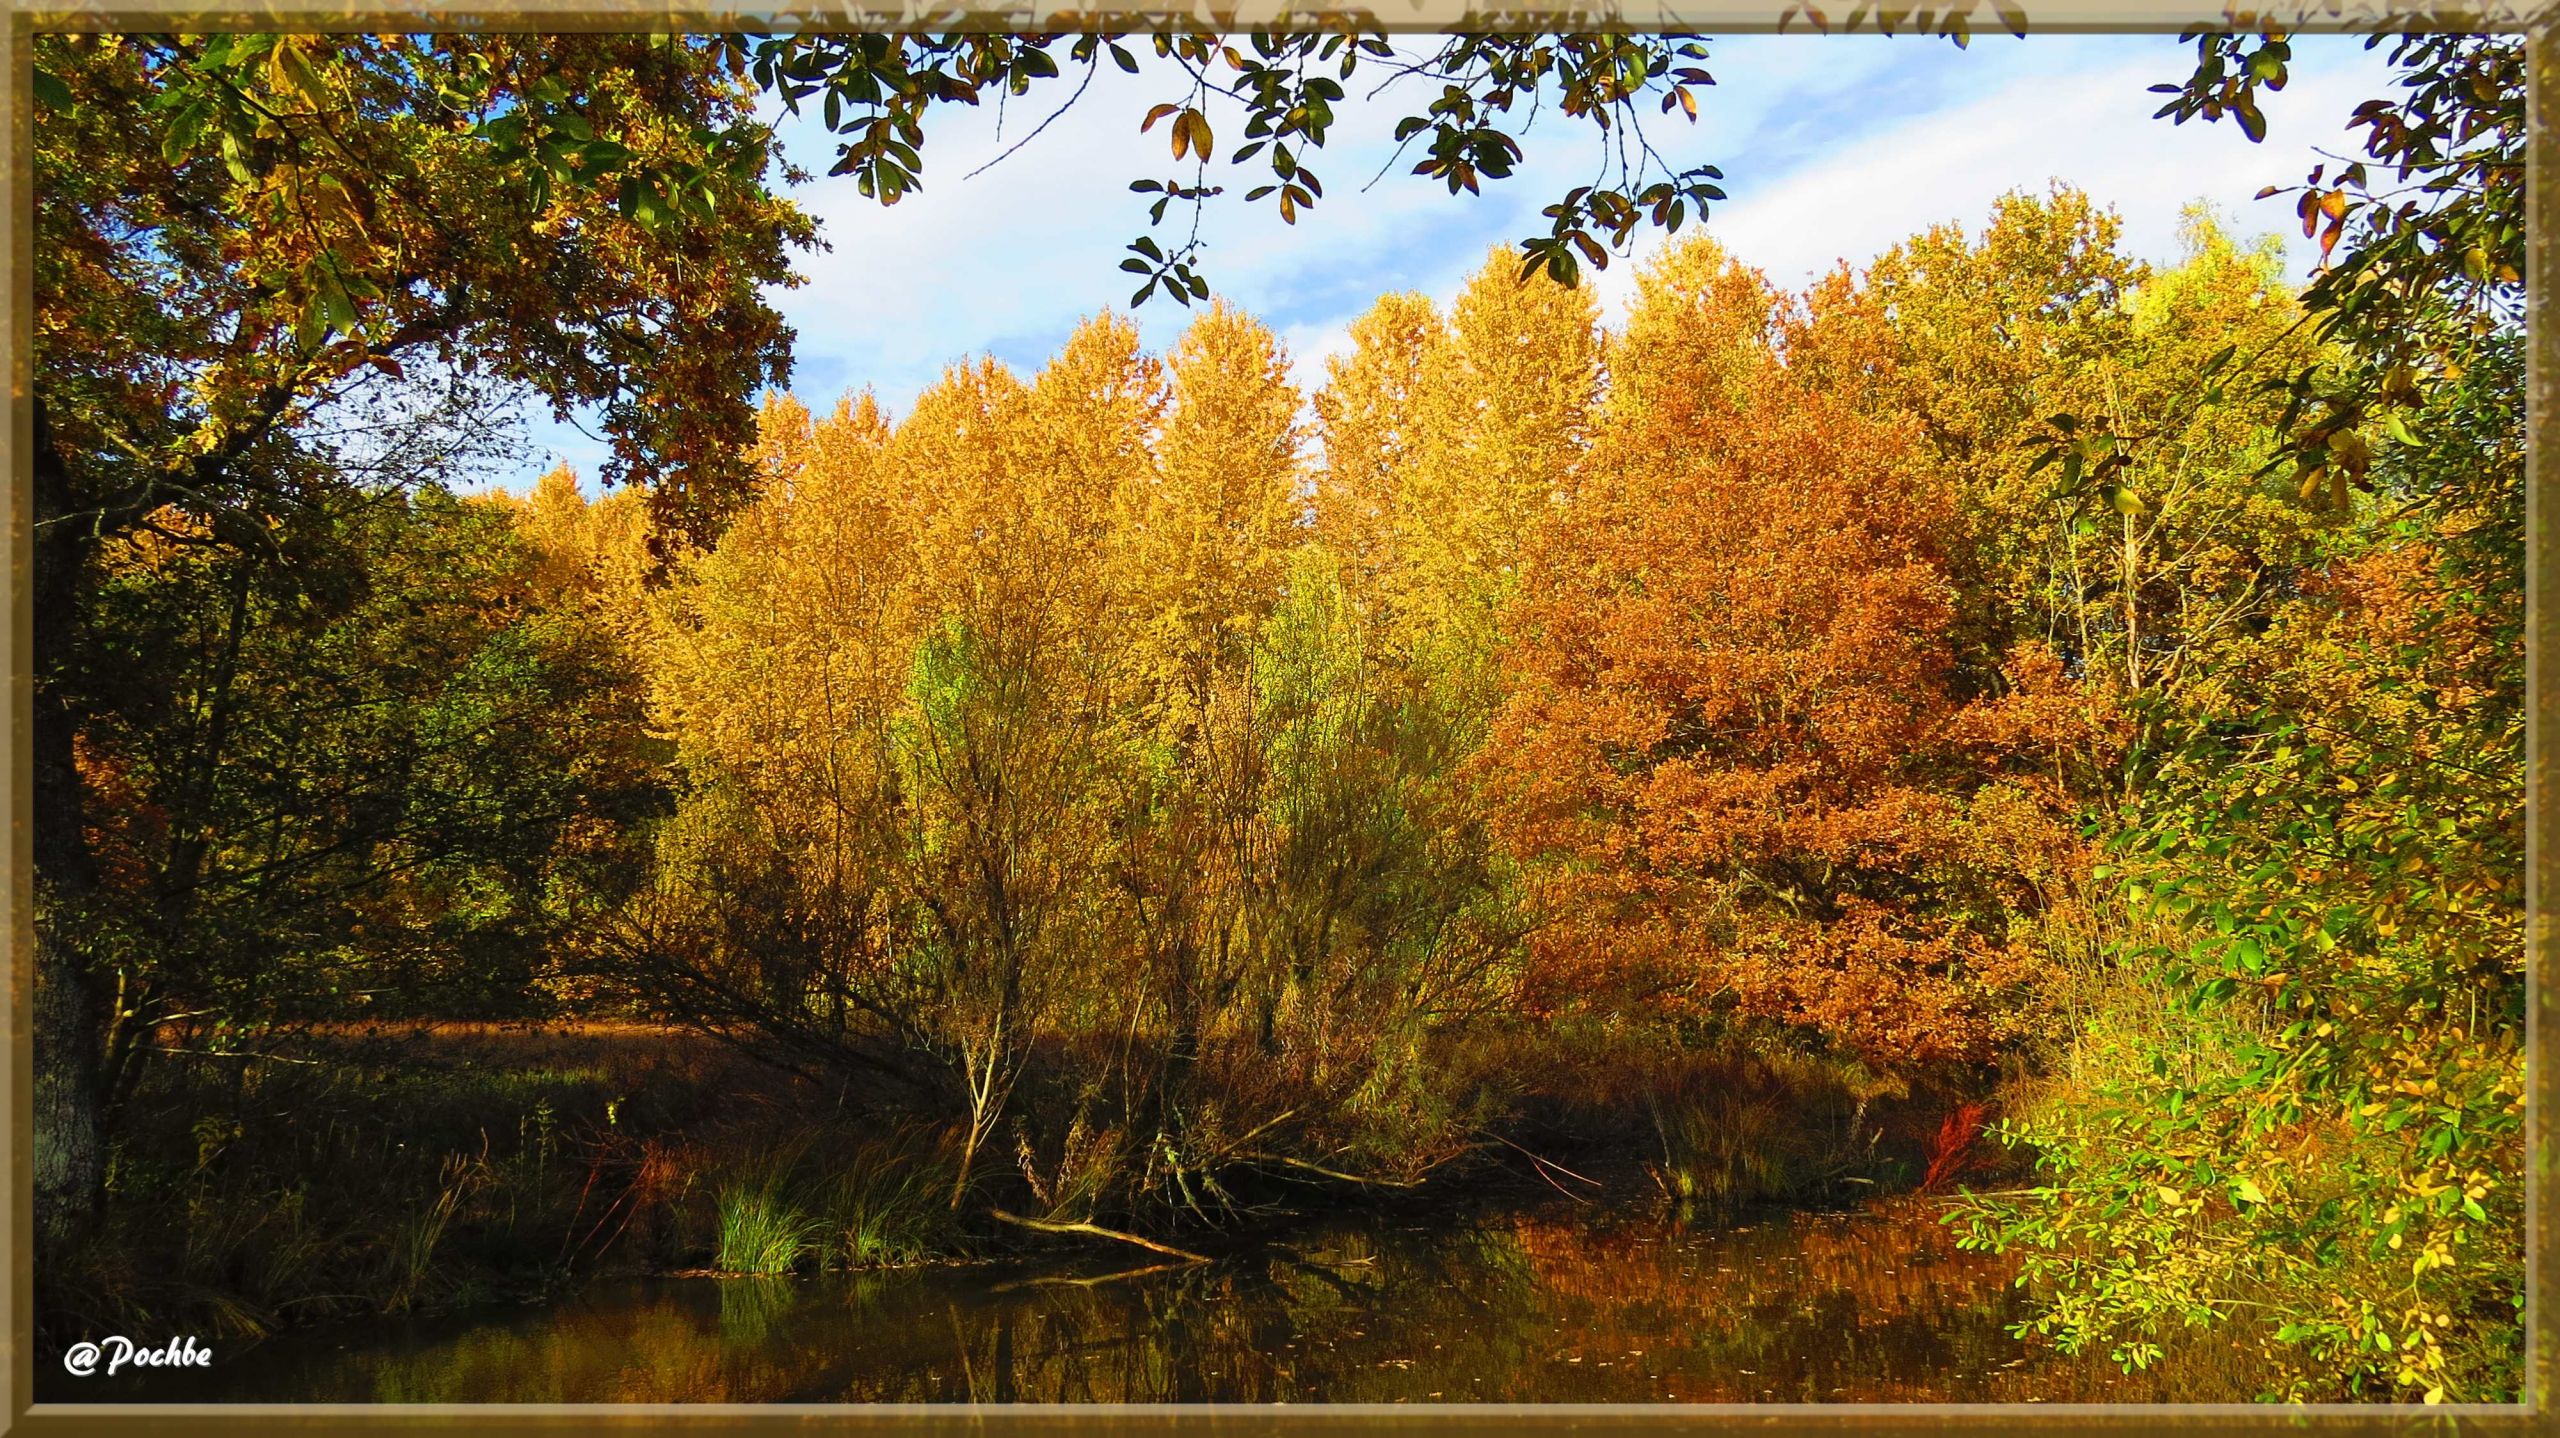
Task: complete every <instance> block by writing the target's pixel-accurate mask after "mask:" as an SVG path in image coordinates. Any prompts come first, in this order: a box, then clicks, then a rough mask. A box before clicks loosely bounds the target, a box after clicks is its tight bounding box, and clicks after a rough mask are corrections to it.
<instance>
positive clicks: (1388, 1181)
mask: <svg viewBox="0 0 2560 1438" xmlns="http://www.w3.org/2000/svg"><path fill="white" fill-rule="evenodd" d="M1242 1157H1243V1158H1244V1159H1245V1160H1246V1161H1247V1162H1249V1163H1276V1164H1279V1165H1281V1166H1283V1167H1285V1168H1303V1169H1305V1170H1306V1171H1307V1172H1309V1173H1313V1174H1321V1175H1323V1176H1324V1177H1326V1178H1330V1179H1334V1180H1337V1181H1339V1182H1342V1183H1365V1184H1375V1185H1376V1186H1378V1187H1380V1188H1419V1187H1421V1186H1422V1180H1420V1179H1418V1178H1363V1177H1361V1176H1360V1175H1358V1174H1356V1173H1344V1172H1342V1171H1341V1170H1339V1169H1331V1168H1326V1167H1324V1166H1323V1165H1321V1164H1313V1163H1309V1162H1307V1161H1306V1160H1305V1159H1303V1158H1281V1157H1278V1156H1277V1155H1273V1154H1260V1153H1248V1154H1244V1155H1242Z"/></svg>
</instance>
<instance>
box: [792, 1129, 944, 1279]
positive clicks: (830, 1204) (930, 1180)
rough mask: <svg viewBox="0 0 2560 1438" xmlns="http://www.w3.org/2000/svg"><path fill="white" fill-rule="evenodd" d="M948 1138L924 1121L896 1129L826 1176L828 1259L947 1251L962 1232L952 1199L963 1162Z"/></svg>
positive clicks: (885, 1258)
mask: <svg viewBox="0 0 2560 1438" xmlns="http://www.w3.org/2000/svg"><path fill="white" fill-rule="evenodd" d="M949 1139H950V1135H949V1134H948V1132H943V1131H936V1130H934V1129H931V1128H928V1127H924V1126H921V1125H911V1126H906V1127H901V1128H897V1129H893V1130H891V1131H890V1132H889V1133H888V1134H887V1135H886V1136H884V1137H882V1138H881V1139H878V1140H876V1141H873V1142H870V1143H866V1144H863V1145H862V1146H861V1147H859V1148H857V1149H855V1150H854V1153H853V1157H852V1159H851V1160H850V1161H849V1162H847V1163H846V1164H845V1165H844V1166H843V1167H842V1168H840V1169H838V1170H836V1171H835V1172H834V1173H833V1174H831V1175H826V1176H822V1177H821V1178H820V1180H819V1182H818V1192H819V1204H818V1207H819V1212H820V1213H821V1214H822V1215H823V1217H822V1221H821V1228H822V1229H823V1232H824V1236H825V1239H824V1241H825V1242H826V1243H827V1245H828V1247H829V1248H830V1250H831V1251H830V1252H828V1253H827V1254H825V1255H823V1259H824V1261H827V1262H830V1263H837V1264H841V1265H842V1266H844V1267H846V1268H878V1267H885V1266H888V1265H892V1264H901V1263H916V1262H921V1261H923V1260H925V1259H928V1258H932V1257H934V1256H936V1255H937V1254H941V1253H947V1252H949V1251H950V1250H951V1248H952V1246H953V1244H954V1242H955V1239H956V1235H955V1234H954V1233H953V1232H952V1230H951V1223H952V1217H951V1206H950V1204H949V1202H948V1201H947V1199H948V1196H949V1194H950V1192H951V1185H952V1183H953V1181H954V1180H955V1179H956V1178H957V1176H958V1168H959V1158H958V1156H957V1155H956V1154H955V1153H953V1152H952V1148H951V1144H950V1142H949Z"/></svg>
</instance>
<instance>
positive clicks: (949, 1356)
mask: <svg viewBox="0 0 2560 1438" xmlns="http://www.w3.org/2000/svg"><path fill="white" fill-rule="evenodd" d="M1942 1212H1943V1209H1942V1208H1940V1207H1939V1206H1938V1205H1936V1204H1934V1203H1931V1202H1929V1201H1927V1200H1921V1199H1900V1200H1891V1201H1886V1202H1882V1203H1879V1204H1876V1205H1874V1206H1872V1207H1869V1208H1866V1209H1864V1210H1860V1211H1857V1212H1852V1213H1773V1214H1766V1215H1760V1216H1757V1217H1755V1218H1745V1219H1742V1220H1738V1221H1736V1222H1735V1223H1732V1224H1729V1225H1722V1226H1710V1225H1704V1224H1683V1223H1681V1222H1679V1221H1677V1220H1676V1219H1674V1218H1671V1217H1668V1216H1665V1215H1662V1214H1660V1213H1656V1212H1618V1213H1611V1212H1606V1211H1595V1210H1593V1209H1591V1208H1588V1207H1575V1206H1571V1205H1561V1204H1560V1205H1558V1206H1555V1207H1533V1208H1529V1209H1525V1210H1520V1209H1514V1210H1510V1211H1498V1212H1492V1213H1487V1214H1479V1215H1476V1216H1472V1217H1467V1218H1456V1219H1453V1218H1448V1217H1434V1218H1432V1219H1431V1220H1429V1221H1427V1222H1425V1221H1421V1220H1412V1219H1396V1218H1379V1217H1376V1216H1374V1215H1373V1216H1369V1217H1367V1218H1365V1219H1363V1220H1360V1221H1357V1222H1353V1221H1337V1222H1335V1223H1333V1224H1331V1225H1329V1226H1323V1227H1317V1228H1311V1229H1306V1230H1301V1231H1299V1232H1297V1233H1295V1234H1293V1235H1290V1236H1289V1237H1287V1238H1286V1239H1283V1240H1279V1241H1273V1242H1270V1243H1266V1244H1264V1245H1262V1246H1259V1247H1256V1248H1253V1249H1250V1250H1247V1251H1244V1252H1241V1253H1236V1254H1231V1255H1229V1256H1227V1257H1224V1258H1222V1259H1220V1260H1219V1261H1217V1262H1215V1263H1211V1264H1204V1265H1187V1266H1170V1267H1155V1266H1153V1263H1152V1261H1150V1262H1149V1263H1148V1264H1146V1265H1143V1266H1141V1265H1137V1264H1132V1263H1129V1262H1127V1261H1123V1260H1122V1259H1121V1257H1120V1255H1119V1254H1117V1253H1102V1254H1095V1255H1092V1260H1093V1261H1091V1262H1087V1263H1084V1264H1083V1265H1082V1266H1078V1267H1070V1268H1059V1267H1054V1266H1051V1267H1027V1266H1011V1265H975V1266H964V1267H937V1268H917V1269H906V1270H893V1271H885V1272H875V1273H866V1274H856V1275H849V1276H827V1277H814V1278H800V1279H709V1278H655V1279H633V1280H621V1281H611V1282H599V1283H596V1284H593V1285H590V1286H588V1287H586V1288H584V1289H581V1290H579V1291H578V1292H577V1293H576V1294H575V1295H574V1296H572V1297H570V1298H568V1299H565V1300H562V1301H560V1302H557V1303H554V1304H550V1305H547V1306H542V1307H530V1306H528V1307H518V1308H512V1309H500V1310H495V1311H491V1310H481V1311H478V1312H475V1313H470V1314H459V1315H448V1316H444V1317H440V1318H431V1319H417V1320H401V1321H394V1320H373V1321H370V1322H366V1323H362V1324H348V1325H341V1326H338V1327H334V1328H329V1329H315V1330H311V1331H307V1332H297V1333H289V1334H286V1335H283V1336H280V1337H276V1338H273V1339H269V1340H267V1341H266V1342H263V1343H259V1344H256V1345H253V1346H246V1347H242V1346H237V1345H234V1346H233V1347H231V1348H230V1349H228V1350H217V1354H216V1359H215V1362H214V1363H213V1365H212V1366H211V1367H210V1368H209V1369H203V1370H189V1371H185V1372H176V1371H159V1372H150V1373H144V1374H141V1375H139V1376H137V1375H134V1374H132V1373H128V1374H126V1375H123V1376H121V1377H119V1378H117V1379H114V1380H109V1379H106V1378H103V1377H99V1378H92V1379H88V1380H81V1381H76V1382H66V1381H65V1380H63V1379H62V1377H61V1376H60V1375H59V1374H48V1375H46V1376H47V1377H48V1378H49V1379H52V1380H53V1381H52V1382H49V1383H47V1384H46V1385H45V1386H46V1389H47V1391H46V1393H45V1395H44V1396H45V1397H46V1398H48V1399H50V1400H53V1401H88V1402H96V1401H127V1402H130V1401H136V1400H144V1401H148V1400H158V1399H165V1400H172V1401H190V1402H269V1403H273V1402H293V1403H321V1402H385V1403H426V1402H439V1403H452V1402H505V1403H597V1402H732V1403H769V1402H801V1403H809V1402H819V1403H827V1402H856V1403H860V1402H967V1401H972V1400H975V1401H981V1402H1088V1401H1103V1402H1198V1401H1219V1402H1246V1403H1271V1402H1288V1403H1305V1402H1324V1401H1331V1402H1371V1403H1393V1402H1416V1403H1429V1402H1443V1403H1459V1402H1537V1403H1547V1402H1580V1403H1591V1402H1609V1403H1629V1402H1673V1403H1681V1402H1799V1403H1800V1402H1878V1401H1884V1402H1893V1401H1939V1402H2019V1401H2048V1402H2073V1401H2077V1402H2090V1401H2100V1402H2103V1401H2135V1402H2140V1401H2157V1400H2160V1399H2165V1398H2178V1399H2187V1400H2199V1399H2230V1398H2246V1397H2247V1396H2248V1395H2247V1394H2246V1393H2245V1392H2232V1391H2216V1390H2219V1389H2220V1388H2221V1387H2222V1384H2221V1383H2220V1382H2219V1380H2215V1379H2211V1378H2207V1379H2204V1380H2199V1378H2198V1377H2197V1375H2198V1374H2200V1373H2201V1374H2207V1375H2210V1374H2214V1373H2217V1372H2221V1371H2224V1370H2228V1369H2231V1368H2233V1367H2235V1364H2234V1363H2233V1362H2232V1361H2230V1360H2229V1359H2228V1358H2225V1359H2222V1360H2220V1361H2215V1356H2214V1355H2207V1360H2208V1361H2206V1362H2204V1363H2202V1364H2198V1363H2196V1362H2194V1361H2193V1357H2194V1355H2193V1354H2188V1355H2186V1358H2187V1360H2188V1361H2186V1362H2183V1363H2181V1364H2179V1365H2178V1368H2177V1370H2176V1371H2177V1373H2178V1374H2179V1375H2180V1376H2163V1375H2161V1374H2159V1373H2153V1374H2145V1375H2139V1376H2136V1377H2133V1378H2127V1377H2125V1376H2124V1375H2122V1374H2120V1373H2118V1372H2117V1371H2116V1370H2115V1369H2114V1367H2113V1366H2112V1365H2111V1364H2109V1363H2107V1362H2106V1361H2105V1359H2104V1358H2103V1357H2097V1356H2092V1357H2089V1358H2083V1359H2070V1358H2065V1357H2062V1356H2060V1355H2058V1354H2055V1353H2053V1352H2051V1351H2050V1350H2049V1349H2042V1348H2036V1347H2032V1346H2030V1345H2029V1344H2027V1343H2025V1342H2022V1341H2021V1340H2019V1339H2017V1338H2013V1337H2011V1336H2010V1335H2009V1333H2008V1331H2007V1325H2008V1324H2009V1323H2011V1322H2013V1321H2015V1319H2016V1317H2017V1315H2018V1312H2019V1299H2018V1296H2017V1295H2016V1293H2015V1292H2014V1290H2013V1289H2012V1288H2011V1286H2010V1283H2009V1279H2010V1270H2009V1269H2008V1267H2007V1266H2006V1265H2005V1264H2004V1263H2003V1262H2002V1261H2001V1260H1999V1259H1997V1258H1992V1257H1987V1256H1984V1255H1978V1254H1969V1253H1964V1252H1961V1251H1959V1250H1957V1249H1956V1247H1955V1246H1954V1244H1953V1243H1952V1242H1950V1241H1949V1238H1948V1236H1947V1234H1946V1232H1945V1230H1944V1229H1943V1228H1942V1227H1941V1226H1940V1224H1939V1223H1938V1221H1937V1220H1938V1217H1939V1215H1940V1213H1942ZM1101 1246H1102V1247H1106V1248H1107V1247H1109V1245H1101ZM1130 1253H1131V1255H1132V1257H1134V1258H1138V1259H1149V1258H1150V1256H1149V1255H1146V1254H1143V1253H1140V1252H1137V1251H1136V1250H1131V1251H1130Z"/></svg>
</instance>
